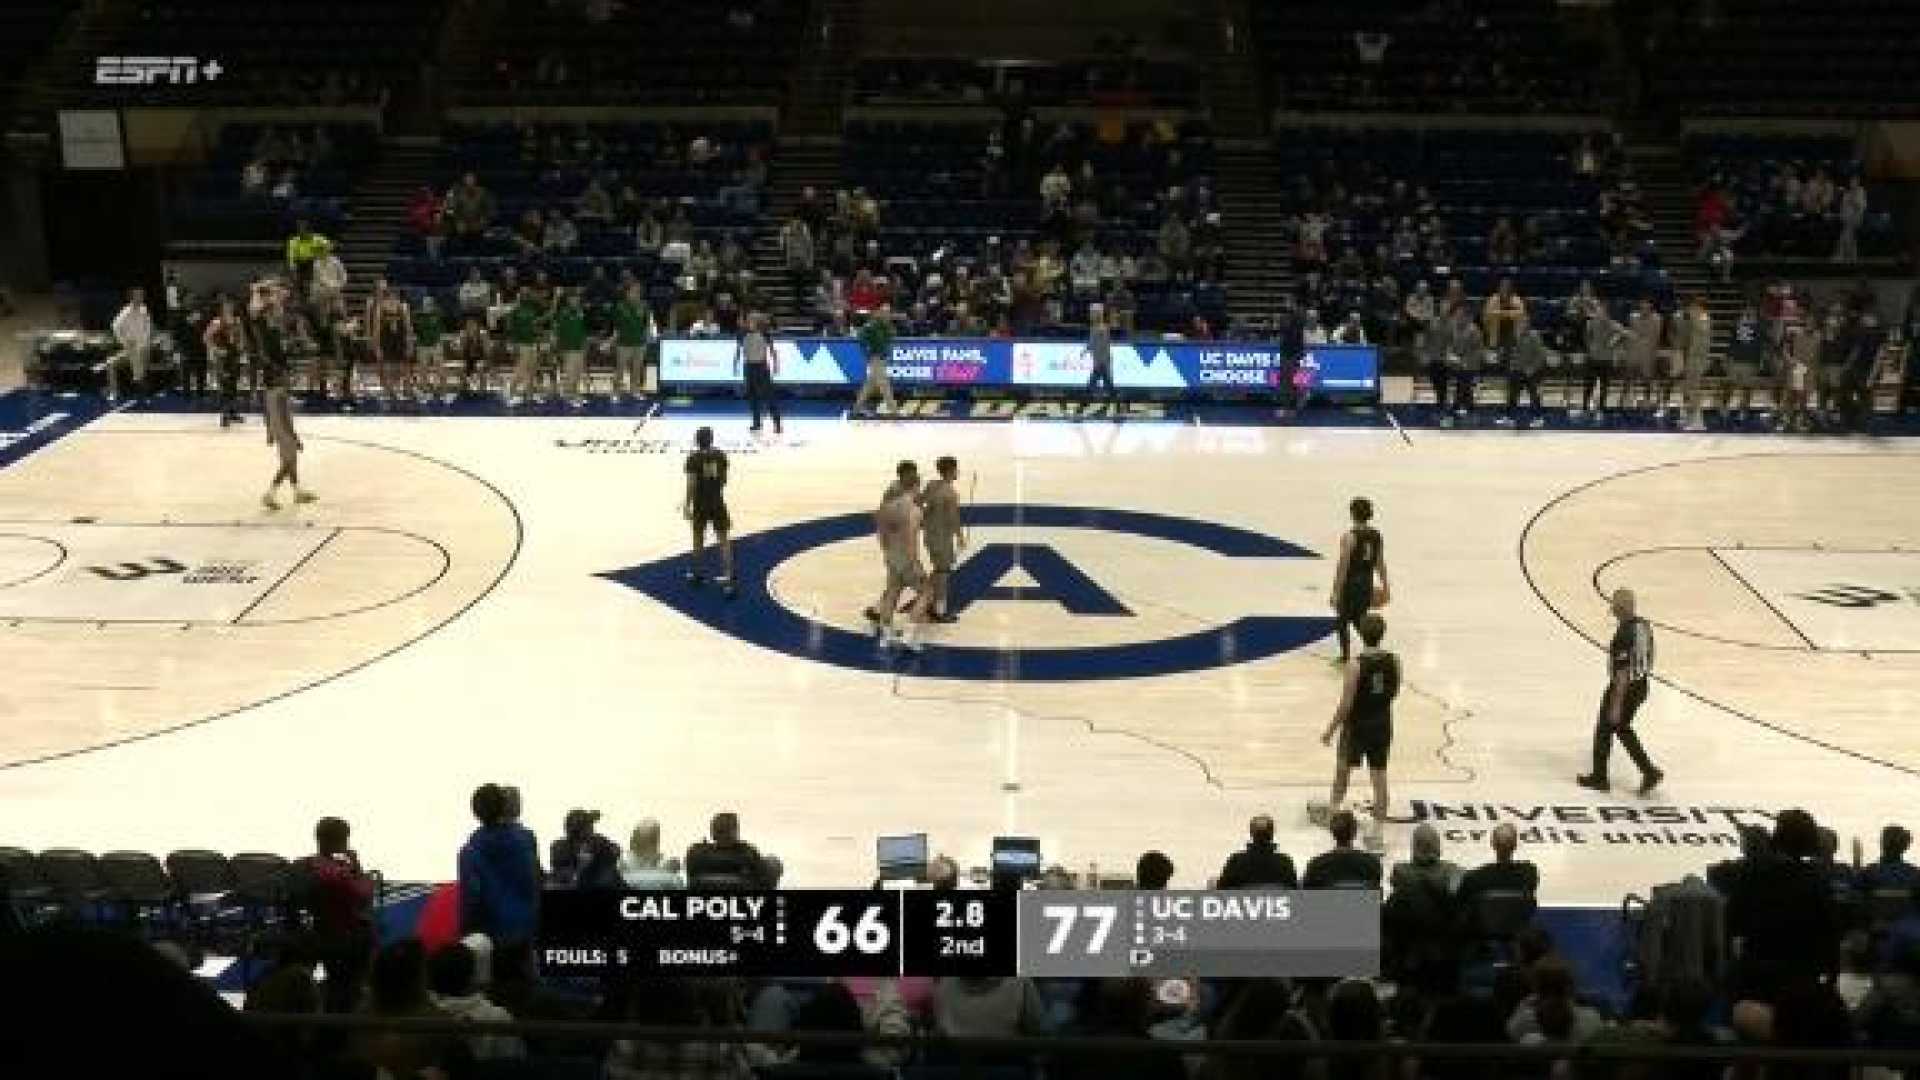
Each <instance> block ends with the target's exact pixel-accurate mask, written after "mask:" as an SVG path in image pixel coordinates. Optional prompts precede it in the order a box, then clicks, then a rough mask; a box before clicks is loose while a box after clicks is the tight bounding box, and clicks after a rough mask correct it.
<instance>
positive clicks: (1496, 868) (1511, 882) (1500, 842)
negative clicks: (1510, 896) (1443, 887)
mask: <svg viewBox="0 0 1920 1080" xmlns="http://www.w3.org/2000/svg"><path fill="white" fill-rule="evenodd" d="M1489 839H1490V842H1491V844H1492V845H1493V861H1492V862H1490V863H1482V864H1481V865H1479V866H1476V867H1474V868H1473V869H1471V870H1469V871H1467V873H1466V875H1465V876H1464V877H1462V878H1461V879H1460V888H1459V890H1458V895H1459V897H1460V906H1461V909H1462V910H1463V911H1465V912H1466V913H1467V917H1468V918H1470V919H1471V918H1473V917H1474V915H1475V905H1477V904H1478V903H1479V901H1480V897H1482V896H1484V895H1485V894H1487V893H1490V892H1517V893H1524V894H1525V895H1526V896H1527V897H1528V898H1529V899H1531V898H1532V897H1533V896H1534V894H1536V893H1538V892H1539V891H1540V869H1539V867H1536V866H1534V865H1533V864H1532V863H1530V862H1527V861H1525V860H1524V859H1516V858H1514V857H1513V855H1514V852H1515V850H1517V849H1518V848H1519V846H1520V833H1519V831H1518V830H1516V829H1515V828H1514V827H1513V826H1512V825H1511V824H1509V823H1506V822H1502V823H1501V824H1499V825H1496V826H1494V829H1493V835H1492V837H1490V838H1489Z"/></svg>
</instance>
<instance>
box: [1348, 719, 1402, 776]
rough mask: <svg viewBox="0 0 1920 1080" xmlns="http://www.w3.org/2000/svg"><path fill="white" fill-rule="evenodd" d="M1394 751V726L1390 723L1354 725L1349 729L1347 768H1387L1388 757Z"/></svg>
mask: <svg viewBox="0 0 1920 1080" xmlns="http://www.w3.org/2000/svg"><path fill="white" fill-rule="evenodd" d="M1392 750H1393V725H1392V724H1390V723H1386V724H1381V723H1365V724H1354V725H1353V726H1351V727H1349V728H1348V729H1347V738H1346V752H1347V766H1348V767H1349V768H1358V767H1359V766H1361V765H1363V764H1364V765H1365V766H1366V767H1367V768H1369V769H1384V768H1386V767H1387V755H1388V754H1389V753H1390V752H1391V751H1392Z"/></svg>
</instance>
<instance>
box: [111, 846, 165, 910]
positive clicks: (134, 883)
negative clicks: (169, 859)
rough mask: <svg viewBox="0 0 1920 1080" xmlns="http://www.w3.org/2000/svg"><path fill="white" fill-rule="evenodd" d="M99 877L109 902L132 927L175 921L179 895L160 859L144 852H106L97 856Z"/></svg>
mask: <svg viewBox="0 0 1920 1080" xmlns="http://www.w3.org/2000/svg"><path fill="white" fill-rule="evenodd" d="M100 876H101V878H102V879H103V880H105V881H106V883H107V888H108V890H109V899H110V900H111V901H112V903H113V904H114V906H116V907H118V908H120V909H121V910H123V911H124V912H125V913H126V916H127V921H128V922H130V923H132V924H133V925H134V926H152V925H154V924H155V923H156V922H157V923H159V924H161V925H162V926H165V925H171V924H172V923H174V922H175V917H176V915H177V914H178V912H179V903H180V894H179V892H178V890H176V889H175V888H174V884H173V879H172V878H170V877H168V876H167V871H166V868H165V867H163V866H161V865H160V860H159V859H156V858H154V857H153V856H152V855H149V854H147V853H146V852H144V851H109V852H107V853H106V854H105V855H102V856H100Z"/></svg>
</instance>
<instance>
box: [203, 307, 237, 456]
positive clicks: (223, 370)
mask: <svg viewBox="0 0 1920 1080" xmlns="http://www.w3.org/2000/svg"><path fill="white" fill-rule="evenodd" d="M215 304H216V307H215V309H214V314H213V318H212V319H210V320H208V322H207V329H206V333H205V340H206V343H207V359H208V360H209V361H210V362H211V364H212V367H213V378H214V383H215V385H217V386H219V388H220V426H221V427H227V426H228V425H230V424H238V423H241V422H243V420H244V417H242V416H241V415H240V368H241V367H242V365H243V363H244V358H245V355H246V353H245V349H244V347H243V346H242V343H241V336H242V333H243V332H242V330H241V329H240V314H239V312H237V311H236V310H235V309H234V305H233V299H232V298H231V297H229V296H227V295H226V294H225V293H222V294H221V295H220V297H219V299H218V300H217V301H215Z"/></svg>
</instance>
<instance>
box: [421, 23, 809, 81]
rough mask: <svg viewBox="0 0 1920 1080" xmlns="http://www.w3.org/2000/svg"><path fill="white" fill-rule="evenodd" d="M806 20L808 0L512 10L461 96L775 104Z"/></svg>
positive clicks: (463, 75)
mask: <svg viewBox="0 0 1920 1080" xmlns="http://www.w3.org/2000/svg"><path fill="white" fill-rule="evenodd" d="M806 13H807V4H806V3H805V2H804V0H726V2H720V3H711V4H658V3H646V2H642V0H564V2H562V0H556V2H553V3H539V4H533V3H524V4H509V5H505V6H504V7H503V8H502V10H501V14H500V16H499V18H498V19H497V20H496V22H495V24H494V26H493V29H492V33H491V35H490V37H489V40H488V41H487V42H486V44H485V45H483V46H482V47H480V48H479V49H478V50H477V51H476V55H477V56H478V57H479V58H480V63H479V64H478V66H476V67H473V68H470V69H466V70H462V71H460V72H458V73H457V75H456V78H457V80H458V83H457V93H458V94H459V95H460V96H461V97H462V99H463V100H465V101H467V102H469V103H473V104H500V103H512V104H519V105H525V104H552V103H561V104H575V105H579V104H594V103H602V102H606V103H618V104H645V105H676V106H685V105H759V104H773V103H775V102H777V101H778V100H779V99H780V95H781V93H782V91H783V90H784V88H785V83H786V67H787V60H788V58H789V57H790V56H791V55H792V54H793V52H794V50H795V49H796V48H797V47H798V45H799V44H800V42H801V41H802V39H803V36H804V33H803V21H804V19H805V17H806Z"/></svg>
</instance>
